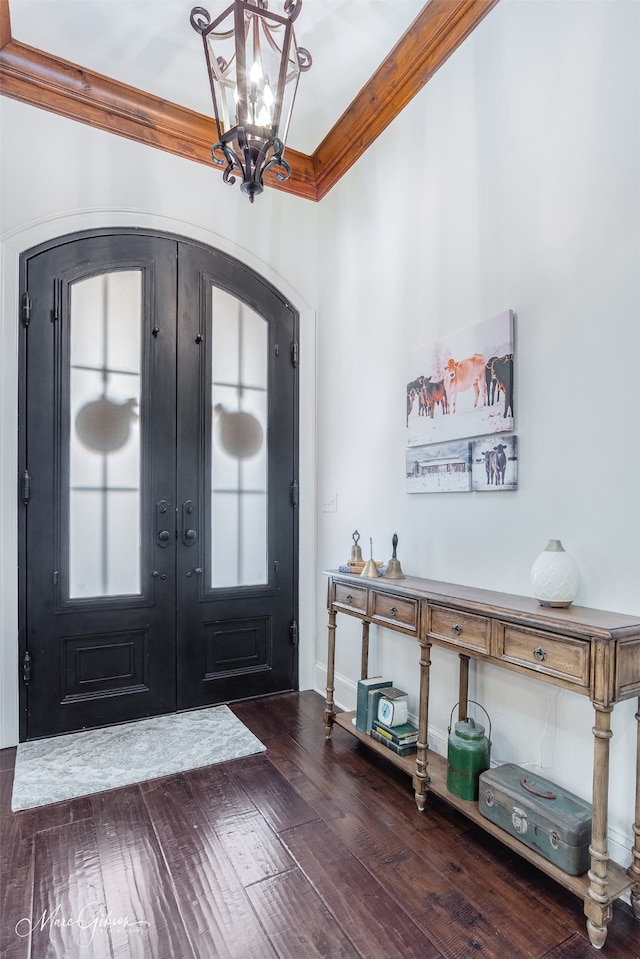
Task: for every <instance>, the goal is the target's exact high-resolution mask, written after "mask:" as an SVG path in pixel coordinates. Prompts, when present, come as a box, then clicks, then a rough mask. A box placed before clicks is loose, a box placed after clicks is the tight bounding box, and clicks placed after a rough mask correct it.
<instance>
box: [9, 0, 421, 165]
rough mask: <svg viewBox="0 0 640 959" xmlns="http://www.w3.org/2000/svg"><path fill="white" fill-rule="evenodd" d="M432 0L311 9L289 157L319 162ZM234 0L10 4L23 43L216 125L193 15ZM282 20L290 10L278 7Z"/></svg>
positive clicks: (330, 3) (332, 3)
mask: <svg viewBox="0 0 640 959" xmlns="http://www.w3.org/2000/svg"><path fill="white" fill-rule="evenodd" d="M424 2H425V0H303V4H302V10H301V12H300V15H299V17H298V19H297V20H296V26H295V31H296V39H297V41H298V45H299V46H303V47H306V48H307V49H308V50H309V52H310V53H311V55H312V57H313V66H312V67H311V70H309V72H308V73H304V74H302V76H301V77H300V83H299V86H298V96H297V99H296V105H295V107H294V113H293V119H292V121H291V128H290V131H289V137H288V145H289V147H291V148H293V149H295V150H299V151H301V152H302V153H307V154H311V153H313V152H314V150H315V149H316V147H317V146H318V145H319V143H320V142H321V141H322V139H323V138H324V137H325V136H326V134H327V133H328V132H329V131H330V130H331V128H332V127H333V126H334V124H335V123H336V121H337V120H338V119H339V118H340V117H341V116H342V114H343V113H344V111H345V110H346V109H347V107H348V106H349V104H350V103H351V101H352V100H353V99H354V97H355V96H356V94H357V93H359V91H360V90H361V89H362V87H364V86H365V84H366V83H367V81H368V80H369V78H370V77H371V76H372V75H373V74H374V73H375V72H376V70H377V69H378V67H379V66H380V64H381V63H382V61H383V60H384V59H385V57H386V56H387V54H388V53H389V51H390V50H391V49H392V47H393V46H394V45H395V44H396V43H397V41H398V40H399V39H400V37H401V36H402V35H403V34H404V33H405V31H406V30H407V28H408V27H409V26H410V25H411V23H412V22H413V20H414V19H415V18H416V16H417V15H418V13H419V12H420V10H421V9H422V7H423V6H424ZM229 3H230V0H226V2H224V0H10V3H9V10H10V15H11V33H12V36H13V38H14V39H15V40H19V41H21V42H22V43H26V44H29V45H30V46H32V47H37V48H38V49H40V50H44V51H46V52H47V53H50V54H53V55H54V56H56V57H58V58H60V59H63V60H69V61H71V62H72V63H76V64H78V65H79V66H82V67H85V68H86V69H88V70H91V71H93V72H95V73H101V74H103V75H105V76H108V77H111V78H112V79H114V80H119V81H120V82H122V83H127V84H129V85H130V86H133V87H137V88H138V89H141V90H145V91H146V92H147V93H152V94H155V95H157V96H159V97H161V98H162V99H164V100H170V101H172V102H173V103H177V104H179V105H181V106H184V107H188V108H189V109H191V110H195V111H196V112H198V113H203V114H205V115H206V116H211V115H212V105H211V94H210V92H209V83H208V80H207V73H206V68H205V64H204V55H203V51H202V40H201V38H200V35H199V34H198V33H196V32H195V30H194V29H193V28H192V26H191V24H190V22H189V15H190V13H191V9H192V7H193V6H196V5H197V6H203V7H205V8H206V9H208V10H209V12H210V14H211V16H212V18H214V17H216V16H217V15H218V14H219V13H221V12H222V11H223V10H224V9H225V8H226V7H227V6H228V5H229ZM270 9H271V10H273V11H274V12H277V13H282V10H283V0H270Z"/></svg>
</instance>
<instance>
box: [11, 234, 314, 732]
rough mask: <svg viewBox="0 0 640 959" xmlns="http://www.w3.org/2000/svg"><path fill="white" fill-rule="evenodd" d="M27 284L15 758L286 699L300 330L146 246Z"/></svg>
mask: <svg viewBox="0 0 640 959" xmlns="http://www.w3.org/2000/svg"><path fill="white" fill-rule="evenodd" d="M21 280H22V284H23V289H24V290H25V292H26V296H25V298H24V304H23V306H24V308H23V329H22V336H21V343H22V348H21V391H20V431H19V432H20V461H21V472H22V476H23V479H22V484H21V517H20V518H21V536H20V543H21V558H20V559H21V561H20V568H21V574H20V611H21V643H22V649H21V656H22V657H23V674H24V682H23V687H22V688H23V698H22V709H21V716H22V717H23V723H22V729H21V738H25V737H26V738H37V737H40V736H46V735H52V734H56V733H60V732H67V731H70V730H73V729H79V728H83V727H85V726H97V725H106V724H109V723H113V722H121V721H125V720H128V719H133V718H138V717H141V716H148V715H154V714H157V713H161V712H169V711H173V710H175V709H184V708H192V707H195V706H201V705H207V704H211V703H217V702H228V701H231V700H236V699H241V698H247V697H250V696H258V695H262V694H265V693H271V692H276V691H281V690H285V689H291V688H295V686H296V685H297V649H296V634H297V618H298V617H297V511H296V502H297V473H298V463H297V444H298V439H297V434H298V370H297V339H298V315H297V313H296V311H295V310H294V309H293V308H292V307H291V305H290V304H289V303H288V302H287V301H286V299H285V298H284V297H283V296H281V295H280V294H279V293H278V291H277V290H276V289H275V288H274V287H273V286H272V285H271V284H269V283H268V282H266V281H265V280H264V279H263V278H261V277H260V276H259V275H258V274H256V273H255V272H254V271H252V270H251V269H249V268H247V267H245V266H244V265H243V264H241V263H240V262H239V261H237V260H235V259H233V258H231V257H229V256H227V255H225V254H222V253H220V252H219V251H216V250H213V249H211V248H208V247H205V246H203V245H200V244H197V243H193V242H191V241H188V240H184V239H182V238H179V237H173V236H169V235H156V234H152V233H150V232H145V231H135V232H132V231H127V230H103V231H93V232H90V233H82V234H75V235H73V236H69V237H64V238H61V239H60V240H58V241H56V242H55V243H49V244H46V245H43V246H41V247H38V248H36V249H33V250H30V251H28V252H27V253H25V254H24V255H23V256H22V258H21Z"/></svg>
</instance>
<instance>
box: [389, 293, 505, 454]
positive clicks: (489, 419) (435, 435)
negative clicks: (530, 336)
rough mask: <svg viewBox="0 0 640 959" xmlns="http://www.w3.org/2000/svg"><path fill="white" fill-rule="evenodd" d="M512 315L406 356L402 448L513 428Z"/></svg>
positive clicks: (490, 320) (471, 328)
mask: <svg viewBox="0 0 640 959" xmlns="http://www.w3.org/2000/svg"><path fill="white" fill-rule="evenodd" d="M513 317H514V314H513V311H512V310H505V311H504V312H502V313H499V314H498V315H497V316H494V317H491V318H490V319H488V320H483V321H482V322H481V323H476V324H475V325H474V326H470V327H467V328H465V329H463V330H458V331H456V332H455V333H451V334H450V335H448V336H446V337H443V338H442V339H440V340H437V341H436V342H433V343H430V344H428V345H426V346H423V347H420V348H418V349H416V350H413V351H412V358H411V367H410V371H409V372H410V379H409V380H408V382H407V385H406V396H407V407H406V410H407V415H406V425H407V447H410V448H411V447H415V446H425V445H427V444H429V443H442V442H446V441H449V440H456V439H462V438H464V437H469V438H471V437H474V436H485V435H487V434H493V433H509V432H511V430H513V428H514V412H515V411H514V379H513V370H514V358H515V356H514V346H513Z"/></svg>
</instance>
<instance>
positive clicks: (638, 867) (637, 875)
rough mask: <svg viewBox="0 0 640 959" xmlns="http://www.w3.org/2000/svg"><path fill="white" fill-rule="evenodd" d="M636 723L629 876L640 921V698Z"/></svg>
mask: <svg viewBox="0 0 640 959" xmlns="http://www.w3.org/2000/svg"><path fill="white" fill-rule="evenodd" d="M636 722H637V724H638V733H637V737H638V738H637V746H636V821H635V822H634V824H633V834H634V837H635V838H634V842H633V862H632V863H631V866H630V867H629V875H630V876H631V878H632V879H634V880H635V886H633V887H632V889H631V908H632V909H633V914H634V916H635V917H636V919H640V698H639V699H638V712H637V713H636Z"/></svg>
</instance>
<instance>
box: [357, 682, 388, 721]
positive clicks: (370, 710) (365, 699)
mask: <svg viewBox="0 0 640 959" xmlns="http://www.w3.org/2000/svg"><path fill="white" fill-rule="evenodd" d="M391 686H393V683H392V682H391V680H390V679H383V678H382V676H370V677H369V679H360V680H359V681H358V692H357V699H356V717H355V724H354V725H355V727H356V729H358V730H359V731H360V732H361V733H370V732H371V725H372V723H373V720H374V719H377V717H378V701H379V699H380V697H381V696H382V694H383V692H384V691H385V689H389V688H390V687H391Z"/></svg>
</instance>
